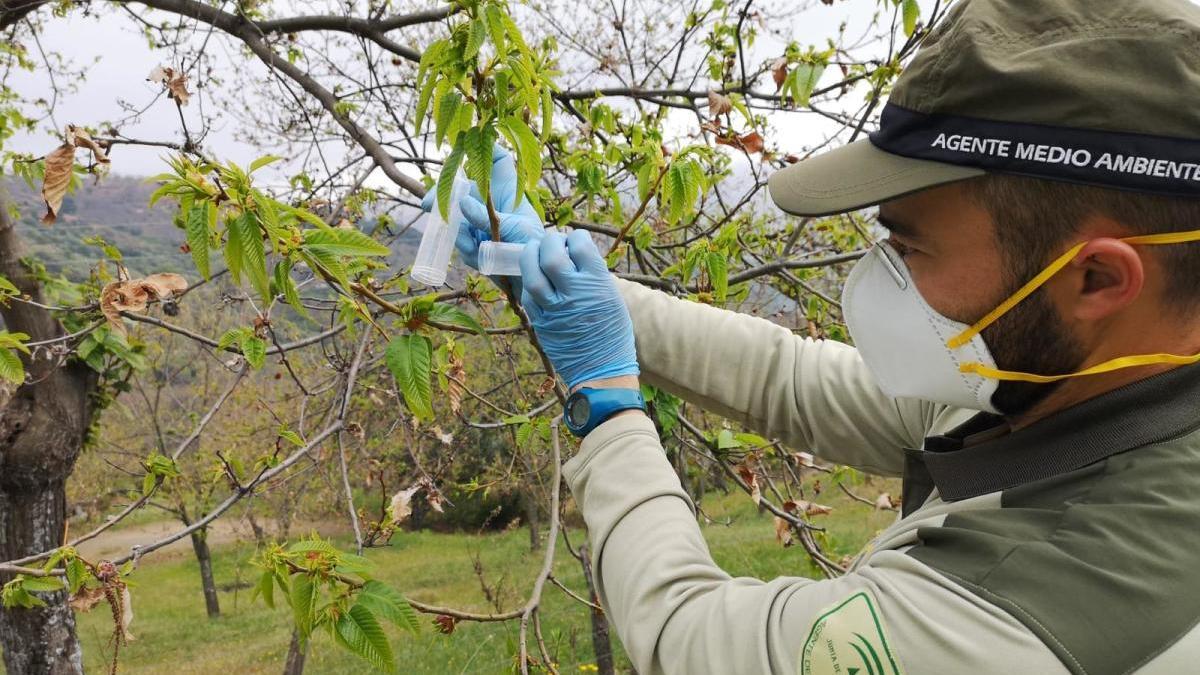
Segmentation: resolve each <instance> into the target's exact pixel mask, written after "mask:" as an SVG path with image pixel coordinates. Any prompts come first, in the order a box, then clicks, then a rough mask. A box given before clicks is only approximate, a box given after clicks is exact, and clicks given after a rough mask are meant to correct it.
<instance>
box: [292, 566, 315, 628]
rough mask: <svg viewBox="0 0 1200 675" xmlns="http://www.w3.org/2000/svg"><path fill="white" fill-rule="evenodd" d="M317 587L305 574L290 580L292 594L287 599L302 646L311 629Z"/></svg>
mask: <svg viewBox="0 0 1200 675" xmlns="http://www.w3.org/2000/svg"><path fill="white" fill-rule="evenodd" d="M318 590H319V589H318V587H317V586H316V584H314V583H313V580H312V578H311V577H309V576H308V575H307V574H297V575H295V576H294V577H293V578H292V593H291V596H290V597H289V598H288V600H289V602H290V603H291V605H292V615H293V616H294V617H295V619H296V632H297V633H299V635H300V642H301V644H303V643H304V642H305V641H307V640H308V636H309V635H310V634H311V633H312V629H313V615H314V614H315V611H316V604H317V592H318Z"/></svg>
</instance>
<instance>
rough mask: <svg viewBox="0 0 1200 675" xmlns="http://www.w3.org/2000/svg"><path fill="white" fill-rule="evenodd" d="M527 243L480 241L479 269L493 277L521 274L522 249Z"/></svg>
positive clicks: (517, 275)
mask: <svg viewBox="0 0 1200 675" xmlns="http://www.w3.org/2000/svg"><path fill="white" fill-rule="evenodd" d="M524 250H525V244H513V243H510V242H507V241H483V242H480V243H479V271H480V272H481V273H483V274H486V275H488V276H493V277H519V276H521V251H524Z"/></svg>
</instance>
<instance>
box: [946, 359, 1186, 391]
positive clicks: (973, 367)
mask: <svg viewBox="0 0 1200 675" xmlns="http://www.w3.org/2000/svg"><path fill="white" fill-rule="evenodd" d="M1198 362H1200V354H1193V355H1192V356H1179V355H1177V354H1139V355H1137V356H1122V357H1120V358H1116V359H1113V360H1111V361H1105V362H1104V363H1100V364H1097V365H1094V366H1092V367H1091V368H1085V369H1083V370H1081V371H1079V372H1077V373H1067V374H1065V375H1034V374H1032V373H1021V372H1017V371H1014V370H998V369H996V368H989V367H988V366H985V365H983V364H982V363H979V362H972V363H964V364H962V365H961V366H959V370H960V371H962V372H964V373H974V374H976V375H980V376H982V377H987V378H991V379H993V380H1009V381H1018V382H1036V383H1038V384H1045V383H1047V382H1058V381H1059V380H1065V379H1067V378H1069V377H1082V376H1084V375H1099V374H1100V373H1109V372H1112V371H1114V370H1120V369H1122V368H1132V367H1134V366H1150V365H1155V364H1159V363H1170V364H1174V365H1179V366H1186V365H1190V364H1193V363H1198Z"/></svg>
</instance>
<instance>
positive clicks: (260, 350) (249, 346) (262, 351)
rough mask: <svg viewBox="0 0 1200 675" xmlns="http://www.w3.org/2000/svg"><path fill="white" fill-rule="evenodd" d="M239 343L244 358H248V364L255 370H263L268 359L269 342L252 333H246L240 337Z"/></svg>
mask: <svg viewBox="0 0 1200 675" xmlns="http://www.w3.org/2000/svg"><path fill="white" fill-rule="evenodd" d="M238 342H239V344H238V346H239V347H241V348H242V356H245V357H246V363H249V364H250V367H251V368H253V369H255V370H258V369H259V368H262V367H263V363H265V362H266V359H267V341H266V340H264V339H262V338H260V337H258V336H257V335H255V334H254V333H253V332H251V331H246V332H245V333H242V334H241V335H240V336H239V340H238Z"/></svg>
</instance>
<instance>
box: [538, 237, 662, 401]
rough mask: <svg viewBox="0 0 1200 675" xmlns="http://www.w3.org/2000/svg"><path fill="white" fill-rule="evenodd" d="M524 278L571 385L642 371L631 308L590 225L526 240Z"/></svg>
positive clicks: (541, 328) (546, 344)
mask: <svg viewBox="0 0 1200 675" xmlns="http://www.w3.org/2000/svg"><path fill="white" fill-rule="evenodd" d="M521 278H522V280H523V281H524V284H525V288H524V293H523V294H522V296H521V302H522V304H523V305H524V306H525V311H526V312H527V313H528V314H529V321H530V323H532V324H533V329H534V331H535V332H537V336H538V340H539V341H540V342H541V343H542V349H543V350H545V352H546V356H548V357H549V358H550V362H551V363H553V364H554V369H555V370H557V371H558V374H559V375H561V376H562V378H563V380H564V381H565V382H566V383H567V386H568V387H574V386H575V385H577V384H581V383H583V382H587V381H589V380H596V379H600V378H606V377H616V376H618V375H637V374H639V373H640V372H641V370H640V369H639V368H638V362H637V350H636V349H635V347H634V341H633V321H632V320H630V318H629V310H628V309H626V307H625V301H624V300H623V299H622V298H621V295H620V293H619V292H618V291H617V284H616V282H614V281H613V276H612V275H611V274H609V272H608V266H607V265H606V264H605V262H604V257H603V256H601V255H600V251H599V250H598V249H597V248H596V244H595V243H594V242H593V241H592V237H591V235H589V234H588V233H587V232H586V231H585V230H575V231H573V232H571V233H570V234H569V235H567V236H563V235H562V234H561V233H559V232H555V231H548V232H546V234H545V236H544V237H542V239H541V241H539V242H530V243H527V244H525V250H524V251H523V252H522V253H521Z"/></svg>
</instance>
